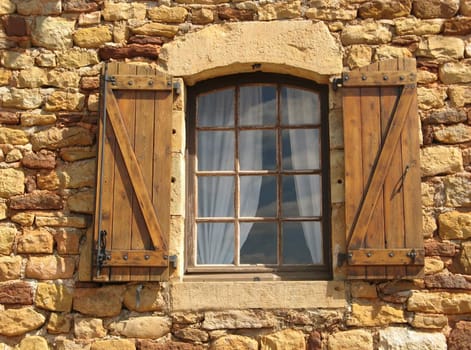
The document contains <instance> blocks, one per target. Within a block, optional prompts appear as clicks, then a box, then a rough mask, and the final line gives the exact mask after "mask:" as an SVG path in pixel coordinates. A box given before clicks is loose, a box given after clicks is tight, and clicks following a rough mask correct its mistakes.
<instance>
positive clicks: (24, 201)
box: [10, 191, 62, 210]
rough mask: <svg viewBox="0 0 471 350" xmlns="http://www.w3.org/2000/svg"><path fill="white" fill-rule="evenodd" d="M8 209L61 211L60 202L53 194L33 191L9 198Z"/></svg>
mask: <svg viewBox="0 0 471 350" xmlns="http://www.w3.org/2000/svg"><path fill="white" fill-rule="evenodd" d="M10 208H11V209H15V210H47V209H62V200H61V198H60V197H59V196H58V195H57V194H55V193H53V192H49V191H34V192H31V193H27V194H24V195H20V196H14V197H11V198H10Z"/></svg>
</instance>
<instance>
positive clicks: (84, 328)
mask: <svg viewBox="0 0 471 350" xmlns="http://www.w3.org/2000/svg"><path fill="white" fill-rule="evenodd" d="M74 335H75V336H76V337H77V338H78V339H90V338H103V337H104V336H106V329H105V328H104V327H103V320H102V319H99V318H89V317H80V316H76V317H75V319H74Z"/></svg>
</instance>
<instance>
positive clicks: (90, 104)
mask: <svg viewBox="0 0 471 350" xmlns="http://www.w3.org/2000/svg"><path fill="white" fill-rule="evenodd" d="M87 108H88V110H89V111H90V112H98V110H99V109H100V94H90V95H89V96H88V101H87Z"/></svg>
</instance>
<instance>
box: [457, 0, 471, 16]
mask: <svg viewBox="0 0 471 350" xmlns="http://www.w3.org/2000/svg"><path fill="white" fill-rule="evenodd" d="M460 13H461V14H462V15H463V16H471V2H470V1H469V0H463V1H461V6H460Z"/></svg>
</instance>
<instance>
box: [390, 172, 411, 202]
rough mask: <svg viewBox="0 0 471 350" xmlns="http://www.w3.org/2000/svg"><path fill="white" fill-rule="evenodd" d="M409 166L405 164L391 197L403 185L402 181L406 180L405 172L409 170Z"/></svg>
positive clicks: (399, 190)
mask: <svg viewBox="0 0 471 350" xmlns="http://www.w3.org/2000/svg"><path fill="white" fill-rule="evenodd" d="M409 169H410V166H409V164H407V165H406V167H405V169H404V172H403V173H402V175H401V177H400V178H399V180H398V182H397V184H396V186H395V187H396V188H397V189H396V190H395V191H393V193H392V195H391V198H392V197H394V195H395V194H398V193H399V192H401V190H402V188H403V187H404V181H405V180H406V176H407V173H408V172H409Z"/></svg>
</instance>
